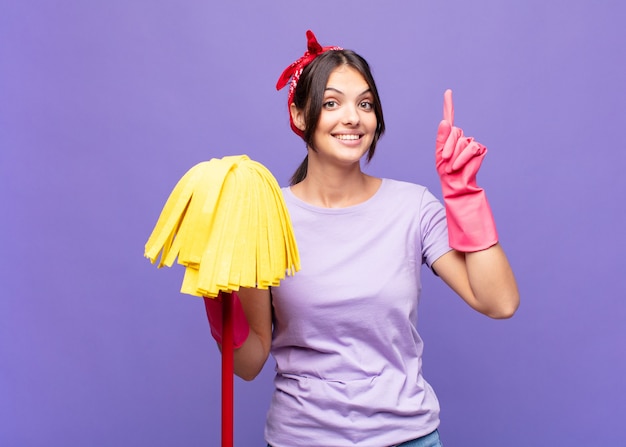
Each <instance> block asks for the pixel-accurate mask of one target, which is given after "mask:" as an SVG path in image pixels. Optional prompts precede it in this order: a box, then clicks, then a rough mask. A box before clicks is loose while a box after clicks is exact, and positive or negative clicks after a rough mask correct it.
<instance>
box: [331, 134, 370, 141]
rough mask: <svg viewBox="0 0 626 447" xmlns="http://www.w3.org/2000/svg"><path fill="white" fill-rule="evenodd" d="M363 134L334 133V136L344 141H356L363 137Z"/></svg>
mask: <svg viewBox="0 0 626 447" xmlns="http://www.w3.org/2000/svg"><path fill="white" fill-rule="evenodd" d="M362 136H363V135H333V137H335V138H337V139H338V140H343V141H355V140H359V139H361V137H362Z"/></svg>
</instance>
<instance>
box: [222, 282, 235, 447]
mask: <svg viewBox="0 0 626 447" xmlns="http://www.w3.org/2000/svg"><path fill="white" fill-rule="evenodd" d="M232 313H233V296H232V295H231V294H230V293H222V330H223V332H222V447H233V432H234V424H233V406H234V404H233V401H234V391H233V390H234V351H235V349H234V347H233V345H234V343H233V317H232Z"/></svg>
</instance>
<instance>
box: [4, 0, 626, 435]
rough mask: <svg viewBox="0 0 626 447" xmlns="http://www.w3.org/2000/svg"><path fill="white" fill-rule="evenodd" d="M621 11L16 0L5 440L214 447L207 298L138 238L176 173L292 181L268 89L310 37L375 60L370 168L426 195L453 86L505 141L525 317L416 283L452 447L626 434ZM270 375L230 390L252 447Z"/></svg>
mask: <svg viewBox="0 0 626 447" xmlns="http://www.w3.org/2000/svg"><path fill="white" fill-rule="evenodd" d="M625 16H626V6H624V3H623V2H622V1H617V0H616V1H608V0H606V1H602V0H600V1H591V0H588V1H580V0H579V1H572V0H570V1H565V0H562V1H553V2H545V1H539V0H526V1H524V2H502V1H497V0H492V1H487V0H482V1H473V2H468V1H463V0H453V1H398V2H382V1H378V2H371V3H368V2H363V1H336V0H333V1H315V2H309V3H305V2H295V1H272V2H255V1H251V0H249V1H231V2H217V1H213V2H208V1H191V0H183V1H180V0H179V1H165V0H159V1H148V0H137V1H126V0H124V1H122V0H109V1H90V2H82V1H76V0H74V1H72V0H59V1H36V0H23V1H14V2H8V1H3V2H2V4H1V6H0V77H1V78H0V181H1V188H0V204H1V209H2V219H1V221H0V222H1V229H2V231H1V233H0V244H1V245H0V247H1V250H2V257H1V259H0V281H1V282H0V294H1V297H0V445H3V446H28V447H30V446H47V447H49V446H94V447H95V446H131V445H150V446H154V447H157V446H172V445H185V446H189V447H191V446H216V445H218V444H219V419H220V417H219V411H220V406H219V362H220V357H219V355H218V352H217V349H216V348H215V346H214V343H213V341H212V339H211V338H210V335H209V330H208V326H207V323H206V320H205V316H204V310H203V306H202V303H201V301H200V300H198V299H196V298H193V297H190V296H186V295H181V294H179V292H178V289H179V286H180V281H181V278H182V270H181V268H179V267H177V268H173V269H165V270H161V271H158V270H157V269H156V268H155V267H154V266H152V265H151V264H150V263H149V262H148V260H146V259H144V258H143V246H144V243H145V241H146V239H147V237H148V235H149V233H150V231H151V230H152V227H153V225H154V223H155V222H156V219H157V217H158V215H159V213H160V211H161V207H162V206H163V204H164V202H165V199H166V198H167V196H168V194H169V192H170V191H171V189H172V188H173V186H174V184H175V183H176V181H177V180H178V179H179V178H180V177H181V176H182V174H183V173H184V172H185V171H186V170H187V169H189V168H190V167H191V166H193V165H194V164H196V163H198V162H200V161H203V160H208V159H210V158H212V157H221V156H224V155H232V154H240V153H246V154H248V155H249V156H250V157H252V158H253V159H256V160H258V161H260V162H261V163H263V164H265V165H266V166H267V167H268V168H270V170H271V171H272V172H273V173H274V175H275V176H276V177H277V178H278V180H279V182H280V183H281V184H283V185H284V184H285V183H286V181H287V179H288V177H289V175H290V174H291V172H292V171H293V169H295V167H296V165H297V163H298V162H299V161H300V159H301V158H302V157H303V156H304V148H303V145H302V143H301V142H300V141H299V140H298V138H297V137H296V136H295V135H294V134H292V133H291V132H290V130H289V128H288V121H287V113H286V107H285V102H286V92H285V91H281V92H280V93H276V91H275V89H274V85H275V82H276V79H277V78H278V75H279V74H280V72H281V71H282V69H283V68H284V67H285V66H287V65H288V64H289V63H290V62H292V61H293V60H294V59H295V58H297V57H298V56H300V55H301V53H302V52H303V50H304V46H305V36H304V32H305V30H306V29H307V28H312V29H313V30H314V31H315V32H316V34H317V35H318V38H319V40H320V41H321V43H322V44H323V45H332V44H337V45H341V46H344V47H346V48H352V49H355V50H357V51H358V52H360V53H361V54H363V55H364V56H365V57H366V58H367V59H368V60H369V62H370V63H371V64H372V67H373V70H374V75H375V76H376V79H377V82H378V85H379V89H380V91H381V96H382V98H383V105H384V108H385V113H386V119H387V124H388V134H387V135H385V137H384V138H383V139H382V140H381V143H380V145H379V148H378V151H377V156H376V157H375V159H374V161H373V162H372V163H371V164H370V166H369V168H368V171H369V172H370V173H372V174H374V175H378V176H387V177H393V178H397V179H402V180H409V181H415V182H419V183H422V184H425V185H427V186H428V187H429V188H431V189H432V190H433V191H434V192H435V193H436V194H437V195H440V189H439V185H438V181H437V177H436V173H435V169H434V165H433V158H434V157H433V145H434V137H435V130H436V126H437V123H438V121H439V119H440V117H441V104H442V95H443V91H444V90H445V89H446V88H448V87H450V88H452V89H453V90H454V91H455V106H456V118H457V120H456V122H457V124H458V125H459V126H461V127H463V128H464V129H465V131H466V133H468V134H472V135H474V136H476V137H477V138H478V139H479V141H481V142H483V143H484V144H486V145H487V146H488V147H489V149H490V151H489V155H488V157H487V159H486V160H485V163H484V164H483V169H482V171H481V173H480V177H479V182H480V184H481V185H482V186H484V187H485V188H486V189H487V191H488V194H489V197H490V200H491V203H492V207H493V209H494V212H495V215H496V219H497V222H498V227H499V231H500V236H501V240H502V244H503V245H504V246H505V249H506V250H507V253H508V255H509V257H510V260H511V263H512V265H513V267H514V269H515V272H516V275H517V278H518V281H519V286H520V290H521V294H522V305H521V308H520V310H519V312H518V313H517V315H516V316H515V317H514V318H513V319H512V320H507V321H493V320H489V319H487V318H486V317H483V316H481V315H479V314H477V313H474V312H473V311H471V310H470V309H469V308H468V307H467V306H465V305H464V304H463V303H462V302H461V300H460V299H458V298H456V297H454V296H453V295H452V293H451V292H450V291H449V290H448V289H447V288H445V287H444V286H443V285H442V284H441V283H440V282H439V281H438V280H437V279H435V278H433V277H432V275H426V276H427V279H426V283H425V285H424V298H423V301H422V307H421V313H420V318H421V320H420V324H421V331H422V335H423V337H424V339H425V342H426V354H425V357H426V358H425V375H426V377H427V379H428V380H430V381H431V383H432V384H433V386H434V387H435V389H436V391H437V392H438V395H439V398H440V400H441V403H442V409H443V410H442V418H443V422H442V426H441V432H442V436H443V440H444V442H445V443H446V446H449V447H453V446H476V445H481V446H493V447H502V446H507V447H515V446H528V445H532V446H552V445H625V444H624V442H626V425H625V424H624V414H626V399H625V397H626V386H625V382H626V379H625V377H626V359H625V355H624V353H625V348H624V346H626V329H625V324H624V322H625V321H626V299H625V298H626V279H625V278H626V271H625V270H626V269H625V265H624V264H625V263H624V249H625V248H626V237H625V236H624V231H625V229H626V210H625V200H624V193H625V192H626V180H625V176H624V175H623V171H624V165H625V163H626V155H625V152H626V151H625V145H624V136H623V132H624V128H625V125H626V82H625V81H624V79H625V78H626V76H625V75H626V64H625V60H626V58H625V56H624V54H625V53H624V43H625V42H626V32H625V31H624V29H625V28H624V23H623V18H624V17H625ZM272 374H273V361H272V360H270V361H269V362H268V364H267V365H266V368H265V369H264V371H263V373H262V374H261V376H260V377H259V378H258V379H257V380H255V381H254V382H252V383H246V382H243V381H241V380H237V381H236V441H237V445H239V446H261V445H264V444H263V424H264V418H265V412H266V409H267V406H268V401H269V397H270V394H271V390H272Z"/></svg>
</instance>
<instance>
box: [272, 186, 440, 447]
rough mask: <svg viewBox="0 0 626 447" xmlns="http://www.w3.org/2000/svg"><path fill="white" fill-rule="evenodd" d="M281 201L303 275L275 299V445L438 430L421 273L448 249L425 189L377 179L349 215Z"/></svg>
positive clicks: (436, 206) (395, 437) (372, 440)
mask: <svg viewBox="0 0 626 447" xmlns="http://www.w3.org/2000/svg"><path fill="white" fill-rule="evenodd" d="M283 194H284V197H285V201H286V204H287V207H288V209H289V213H290V216H291V219H292V222H293V226H294V231H295V237H296V241H297V244H298V249H299V251H300V259H301V267H302V268H301V270H300V271H299V272H298V273H296V275H295V276H293V277H287V278H286V279H285V280H283V281H282V282H281V284H280V286H279V287H275V288H273V289H272V296H273V305H274V312H275V321H274V338H273V342H272V355H273V357H274V359H275V360H276V372H277V374H276V378H275V385H276V389H275V391H274V394H273V397H272V402H271V405H270V409H269V413H268V418H267V425H266V430H265V435H266V440H267V441H268V442H269V443H270V444H271V445H272V446H273V447H294V446H307V447H314V446H333V447H342V446H354V445H359V446H372V447H381V446H389V445H393V444H397V443H401V442H403V441H406V440H409V439H413V438H416V437H419V436H422V435H425V434H428V433H430V432H432V431H433V430H435V429H436V428H437V426H438V425H439V404H438V401H437V398H436V396H435V394H434V392H433V390H432V389H431V387H430V385H429V384H428V383H427V382H426V381H425V380H424V378H423V377H422V360H421V356H422V340H421V338H420V336H419V335H418V333H417V328H416V324H417V305H418V301H419V296H420V291H421V280H420V273H421V266H422V264H423V263H425V264H427V265H428V266H430V265H431V264H432V263H433V262H434V261H435V260H436V259H437V258H439V257H440V256H441V255H443V254H444V253H446V252H447V251H449V250H450V248H449V246H448V234H447V225H446V217H445V210H444V208H443V206H442V205H441V203H440V202H439V201H438V200H437V199H436V198H435V197H434V196H433V195H432V194H431V193H430V192H429V191H428V190H427V189H426V188H424V187H423V186H419V185H415V184H412V183H406V182H400V181H395V180H390V179H383V181H382V184H381V186H380V188H379V190H378V191H377V192H376V194H375V195H374V196H373V197H372V198H370V199H369V200H367V201H366V202H363V203H361V204H358V205H356V206H351V207H347V208H339V209H338V208H320V207H316V206H312V205H309V204H307V203H305V202H303V201H301V200H299V199H298V198H297V197H295V196H294V195H293V194H292V193H291V190H290V189H289V188H285V189H283Z"/></svg>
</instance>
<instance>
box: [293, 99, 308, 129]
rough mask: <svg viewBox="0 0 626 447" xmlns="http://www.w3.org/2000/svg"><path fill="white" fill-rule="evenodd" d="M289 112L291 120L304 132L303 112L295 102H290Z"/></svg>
mask: <svg viewBox="0 0 626 447" xmlns="http://www.w3.org/2000/svg"><path fill="white" fill-rule="evenodd" d="M289 113H290V114H291V120H292V121H293V124H294V125H295V126H296V127H297V128H298V129H300V130H301V131H302V132H304V131H305V129H306V125H305V121H304V112H303V111H302V110H300V109H298V108H297V107H296V105H295V103H293V102H292V103H291V105H290V106H289Z"/></svg>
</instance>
